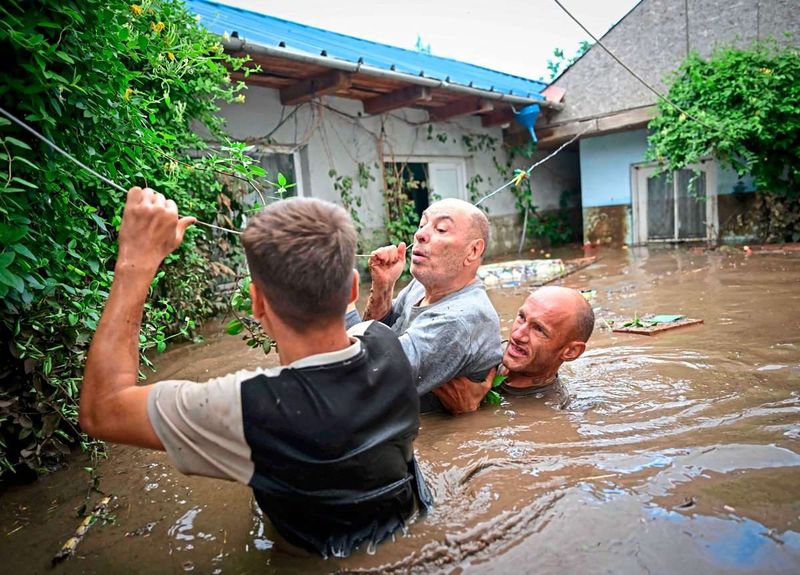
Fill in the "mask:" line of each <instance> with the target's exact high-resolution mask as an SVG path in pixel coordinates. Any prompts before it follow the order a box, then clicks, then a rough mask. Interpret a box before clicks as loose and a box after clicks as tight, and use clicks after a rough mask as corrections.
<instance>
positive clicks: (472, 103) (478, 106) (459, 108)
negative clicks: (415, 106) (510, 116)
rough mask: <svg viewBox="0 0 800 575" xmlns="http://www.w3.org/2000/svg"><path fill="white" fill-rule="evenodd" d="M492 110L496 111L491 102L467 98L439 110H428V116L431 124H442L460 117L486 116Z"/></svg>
mask: <svg viewBox="0 0 800 575" xmlns="http://www.w3.org/2000/svg"><path fill="white" fill-rule="evenodd" d="M492 110H494V104H493V103H492V102H491V101H490V100H484V99H483V98H465V99H463V100H457V101H455V102H453V103H452V104H447V105H445V106H441V107H439V108H431V109H430V110H428V116H429V117H430V120H431V122H441V121H443V120H449V119H450V118H455V117H458V116H470V115H472V114H485V113H486V112H491V111H492Z"/></svg>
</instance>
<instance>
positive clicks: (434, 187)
mask: <svg viewBox="0 0 800 575" xmlns="http://www.w3.org/2000/svg"><path fill="white" fill-rule="evenodd" d="M464 174H465V170H464V162H463V161H452V160H450V161H446V162H429V163H428V189H429V195H430V201H431V203H433V202H434V201H435V200H436V199H444V198H458V199H459V200H466V199H467V180H466V177H465V175H464Z"/></svg>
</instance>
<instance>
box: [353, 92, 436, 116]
mask: <svg viewBox="0 0 800 575" xmlns="http://www.w3.org/2000/svg"><path fill="white" fill-rule="evenodd" d="M430 100H431V89H430V88H427V87H424V86H409V87H408V88H402V89H400V90H396V91H394V92H389V93H388V94H384V95H382V96H376V97H375V98H370V99H369V100H364V112H366V113H367V114H369V115H370V116H375V115H377V114H383V113H384V112H389V111H391V110H396V109H398V108H409V107H411V106H415V105H417V104H419V103H420V102H430Z"/></svg>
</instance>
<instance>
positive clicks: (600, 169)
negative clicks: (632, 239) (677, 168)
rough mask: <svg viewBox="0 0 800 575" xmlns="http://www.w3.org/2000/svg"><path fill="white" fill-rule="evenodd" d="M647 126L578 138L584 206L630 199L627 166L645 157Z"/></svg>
mask: <svg viewBox="0 0 800 575" xmlns="http://www.w3.org/2000/svg"><path fill="white" fill-rule="evenodd" d="M646 150H647V130H634V131H631V132H620V133H617V134H607V135H605V136H597V137H594V138H583V139H582V140H581V141H580V151H581V153H580V166H581V168H580V169H581V196H582V199H583V207H584V208H590V207H599V206H618V205H627V204H630V203H631V175H630V166H631V164H635V163H638V162H643V161H644V160H645V152H646Z"/></svg>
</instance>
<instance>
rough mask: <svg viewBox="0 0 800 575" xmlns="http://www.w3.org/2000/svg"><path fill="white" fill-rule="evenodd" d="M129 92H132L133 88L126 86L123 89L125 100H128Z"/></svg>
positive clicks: (129, 97)
mask: <svg viewBox="0 0 800 575" xmlns="http://www.w3.org/2000/svg"><path fill="white" fill-rule="evenodd" d="M131 94H133V88H128V89H127V90H125V100H130V99H131Z"/></svg>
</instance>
